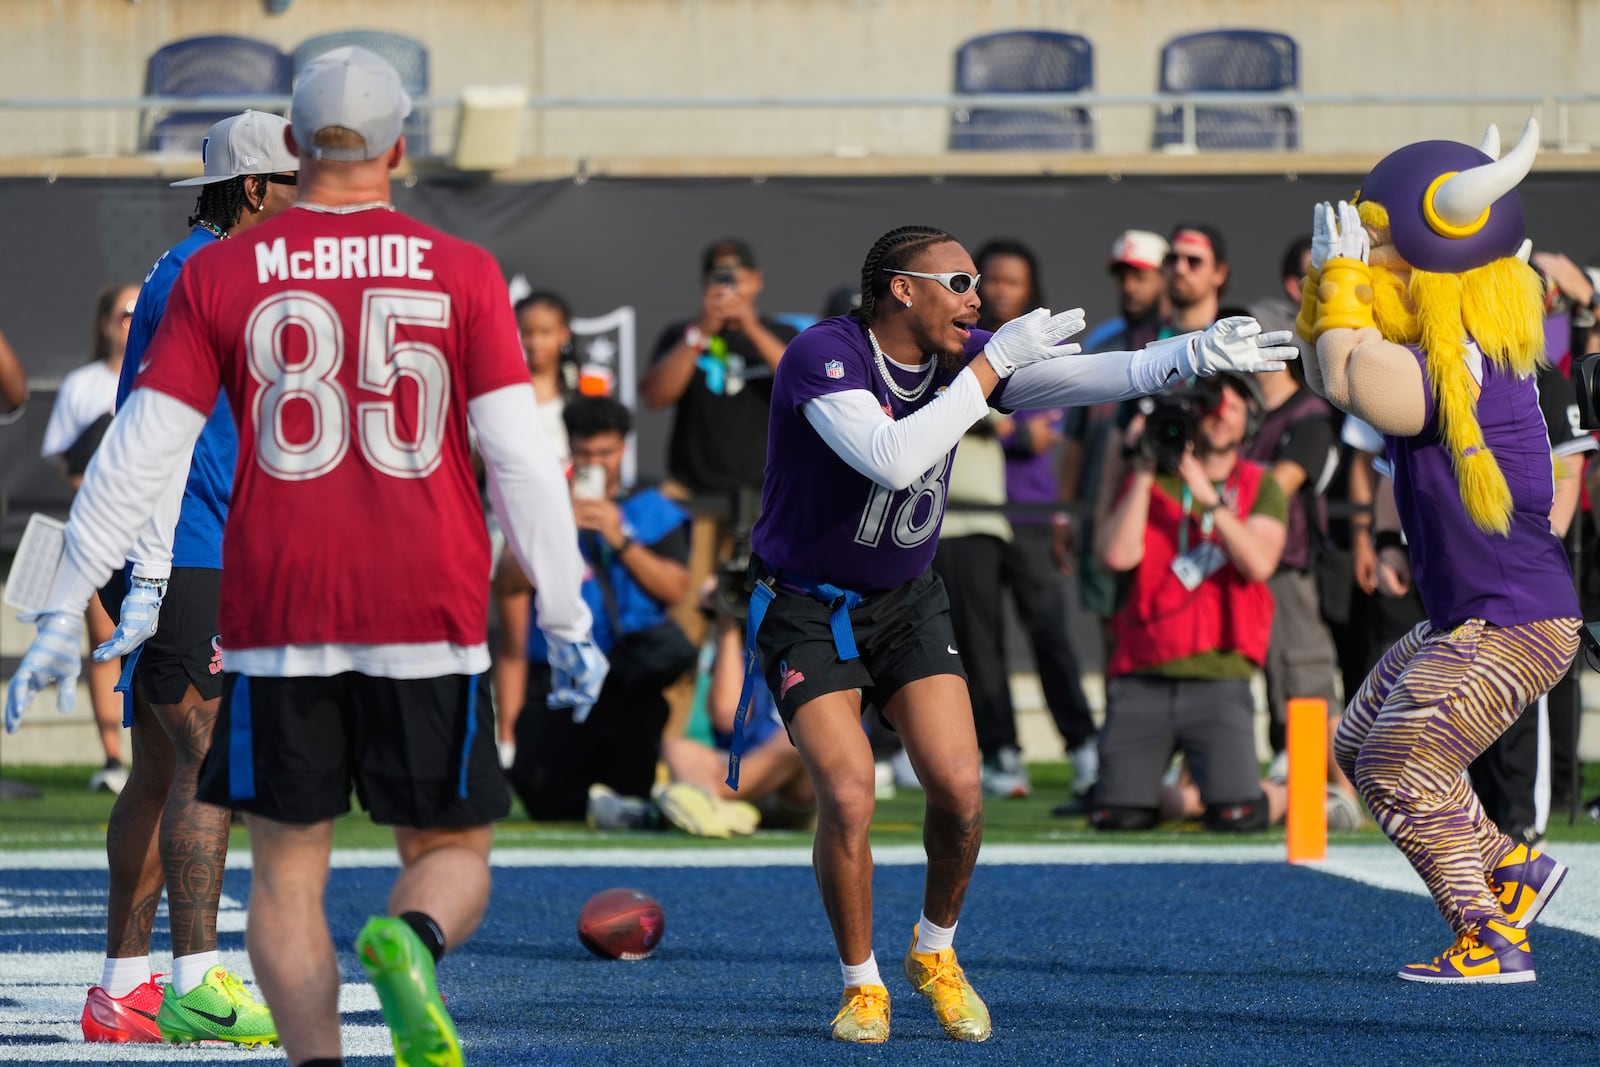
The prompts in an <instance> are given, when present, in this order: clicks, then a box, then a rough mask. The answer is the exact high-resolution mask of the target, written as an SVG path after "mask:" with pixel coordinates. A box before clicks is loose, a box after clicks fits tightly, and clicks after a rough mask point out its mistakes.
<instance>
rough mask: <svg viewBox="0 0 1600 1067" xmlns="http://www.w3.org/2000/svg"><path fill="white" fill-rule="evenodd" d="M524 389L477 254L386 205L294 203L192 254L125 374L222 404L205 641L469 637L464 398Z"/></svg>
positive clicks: (482, 600) (457, 640)
mask: <svg viewBox="0 0 1600 1067" xmlns="http://www.w3.org/2000/svg"><path fill="white" fill-rule="evenodd" d="M527 382H528V370H527V364H526V363H525V362H524V357H523V353H522V345H521V342H520V341H519V339H518V336H517V327H516V322H515V317H514V315H513V314H512V310H511V304H510V300H509V297H508V295H507V292H506V285H505V281H504V279H503V278H502V276H501V274H500V270H499V268H498V267H497V266H496V264H495V262H494V260H493V259H492V258H491V257H490V256H489V254H488V253H487V252H486V251H484V250H483V249H481V248H479V247H477V246H476V245H472V244H469V243H467V242H465V241H461V240H458V239H456V238H454V237H450V236H449V235H447V234H443V233H440V232H439V231H437V230H434V229H432V228H431V227H428V226H424V225H423V224H421V223H419V222H417V221H415V220H414V219H410V218H407V217H406V216H405V215H402V214H400V213H398V212H395V211H389V210H384V209H381V208H375V209H366V210H361V211H355V212H351V213H349V214H336V213H330V212H324V211H316V210H311V209H306V208H296V209H292V210H290V211H286V212H284V213H283V214H282V215H280V216H278V217H277V218H275V219H272V220H270V221H268V222H265V223H262V224H261V225H259V226H256V227H253V228H252V229H250V230H248V231H247V232H245V233H243V234H240V235H239V236H238V237H235V238H230V239H229V240H226V241H219V242H217V243H216V244H215V245H212V246H211V247H209V248H206V249H204V250H203V251H202V252H200V253H198V254H196V255H195V256H194V257H193V258H191V259H190V260H189V262H188V264H187V265H186V266H185V267H184V270H183V273H182V274H180V275H179V277H178V283H177V285H176V286H175V287H174V289H173V291H172V296H171V299H170V302H169V304H168V308H167V313H166V316H165V317H164V318H163V319H162V322H161V326H160V328H159V330H158V331H157V332H156V336H155V339H154V340H153V342H152V343H151V346H150V350H149V356H148V367H147V369H146V370H145V371H144V372H143V373H142V374H141V376H140V378H139V381H138V387H142V388H151V389H159V390H160V391H162V392H163V393H167V394H169V395H171V396H173V397H175V398H177V399H178V400H181V401H183V402H184V403H185V404H188V405H189V406H190V407H193V408H194V409H195V410H196V411H200V412H209V411H210V410H211V408H212V406H213V405H214V404H215V402H216V397H217V390H218V388H219V387H220V388H221V389H222V390H223V391H224V393H225V394H226V396H227V399H228V403H229V404H230V405H231V407H232V409H233V416H234V422H235V423H236V424H237V426H238V428H239V461H238V466H237V467H236V468H235V471H234V485H233V502H232V508H231V511H230V513H229V517H228V525H227V530H226V532H225V534H224V535H223V549H222V552H223V570H222V606H221V620H220V621H221V630H222V646H223V647H224V648H231V649H249V648H276V647H281V646H284V645H308V644H346V645H367V644H413V643H426V642H438V641H447V642H450V643H452V644H457V645H466V646H472V645H480V644H482V643H483V641H484V639H485V628H486V625H487V610H488V608H487V598H488V593H487V582H488V574H489V542H488V535H487V532H486V531H485V528H484V521H483V512H482V508H481V505H480V503H479V498H478V491H477V487H476V483H475V480H474V477H473V471H472V463H471V451H470V447H469V445H468V442H467V402H468V401H469V400H470V399H472V398H473V397H476V396H479V395H481V394H484V393H488V392H493V391H494V390H496V389H500V388H503V387H505V386H508V385H514V384H518V383H520V384H523V385H526V384H527Z"/></svg>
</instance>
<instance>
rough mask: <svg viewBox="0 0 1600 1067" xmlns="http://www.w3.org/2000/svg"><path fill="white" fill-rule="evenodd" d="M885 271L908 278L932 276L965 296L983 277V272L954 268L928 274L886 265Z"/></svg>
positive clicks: (947, 287) (946, 286)
mask: <svg viewBox="0 0 1600 1067" xmlns="http://www.w3.org/2000/svg"><path fill="white" fill-rule="evenodd" d="M883 273H885V274H904V275H905V276H906V277H908V278H931V279H933V280H934V281H936V282H938V283H939V284H940V285H942V286H944V287H945V288H946V289H948V290H950V291H951V292H952V293H955V294H956V295H957V296H965V295H966V294H967V293H969V292H971V291H972V289H973V287H975V286H976V285H977V284H978V279H979V278H981V277H983V275H981V274H968V273H967V272H966V271H964V270H952V271H948V272H946V273H944V274H927V273H924V272H923V271H920V270H895V269H894V268H893V267H884V268H883Z"/></svg>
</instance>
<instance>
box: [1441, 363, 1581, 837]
mask: <svg viewBox="0 0 1600 1067" xmlns="http://www.w3.org/2000/svg"><path fill="white" fill-rule="evenodd" d="M1537 383H1538V387H1539V407H1540V409H1541V410H1542V411H1543V412H1544V424H1545V429H1546V431H1547V432H1548V433H1549V435H1550V452H1551V455H1552V458H1553V460H1554V462H1555V468H1556V482H1555V497H1554V500H1553V502H1552V505H1551V508H1550V528H1551V529H1552V530H1554V531H1555V533H1556V536H1558V537H1560V538H1561V539H1562V540H1566V538H1567V532H1568V531H1569V530H1570V529H1571V527H1572V521H1573V519H1574V517H1575V516H1576V515H1577V513H1578V497H1579V495H1580V493H1581V491H1582V488H1583V467H1584V462H1585V460H1586V458H1587V456H1588V454H1589V453H1591V452H1593V451H1594V450H1595V447H1596V441H1595V438H1594V435H1593V434H1589V433H1585V432H1584V431H1583V430H1582V429H1580V428H1579V426H1578V418H1577V415H1578V396H1577V391H1576V390H1575V389H1574V388H1573V384H1572V381H1571V379H1569V378H1568V377H1567V376H1566V375H1565V374H1562V373H1561V371H1560V370H1558V369H1557V368H1556V367H1554V366H1548V365H1547V366H1543V367H1541V368H1540V369H1539V372H1538V377H1537ZM1583 669H1584V668H1583V665H1582V663H1581V662H1579V663H1576V664H1574V665H1573V666H1572V667H1571V668H1569V669H1568V671H1567V673H1566V674H1565V675H1564V676H1563V677H1562V679H1561V681H1559V682H1557V683H1556V684H1555V686H1554V687H1553V688H1551V690H1550V692H1548V693H1546V694H1544V695H1543V696H1541V697H1540V698H1539V699H1538V701H1536V702H1535V703H1534V704H1532V705H1530V706H1529V707H1527V708H1525V709H1524V710H1523V712H1522V715H1521V716H1520V717H1518V718H1517V720H1516V721H1515V722H1513V723H1512V724H1511V725H1510V726H1509V727H1508V728H1507V729H1506V732H1505V733H1503V734H1501V735H1500V737H1499V738H1498V739H1496V740H1495V742H1494V744H1492V745H1490V746H1489V747H1488V748H1487V749H1485V750H1484V753H1483V755H1481V756H1479V757H1478V758H1477V759H1476V760H1474V761H1473V762H1472V765H1471V766H1470V767H1468V772H1469V773H1470V774H1471V775H1472V786H1473V788H1474V789H1475V790H1476V791H1477V794H1478V798H1479V800H1480V801H1482V803H1483V808H1484V811H1485V812H1486V813H1487V814H1488V816H1489V818H1491V819H1493V820H1494V823H1495V825H1496V826H1498V827H1499V828H1500V831H1501V832H1502V833H1504V834H1506V835H1507V836H1509V837H1512V838H1515V839H1516V840H1517V841H1520V842H1523V843H1525V844H1528V845H1531V846H1538V845H1540V844H1541V843H1542V842H1543V841H1544V834H1545V829H1546V828H1547V826H1548V824H1549V818H1550V812H1551V810H1552V808H1553V807H1554V806H1555V804H1554V801H1556V800H1560V801H1561V802H1562V804H1563V806H1564V805H1565V804H1566V803H1568V802H1570V799H1571V797H1570V793H1569V791H1570V789H1571V782H1570V774H1571V762H1570V761H1571V759H1572V758H1573V755H1572V753H1571V747H1572V745H1571V737H1572V725H1573V724H1572V710H1573V708H1574V706H1575V704H1576V703H1577V700H1576V699H1575V697H1576V694H1575V693H1574V692H1573V689H1574V688H1575V687H1576V686H1577V684H1578V674H1579V672H1580V671H1582V670H1583ZM1557 751H1561V752H1563V755H1564V756H1565V757H1566V759H1565V760H1563V761H1559V764H1560V765H1559V768H1558V761H1557V760H1556V759H1555V758H1554V754H1555V753H1556V752H1557ZM1558 769H1559V770H1560V771H1561V772H1563V773H1562V774H1560V775H1558V774H1556V773H1554V772H1556V771H1557V770H1558ZM1558 787H1559V788H1558Z"/></svg>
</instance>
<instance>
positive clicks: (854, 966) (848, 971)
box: [839, 954, 883, 987]
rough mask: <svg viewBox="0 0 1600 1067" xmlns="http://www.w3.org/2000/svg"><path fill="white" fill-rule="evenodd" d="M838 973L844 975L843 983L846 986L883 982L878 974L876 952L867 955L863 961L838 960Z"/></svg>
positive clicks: (879, 983) (880, 983)
mask: <svg viewBox="0 0 1600 1067" xmlns="http://www.w3.org/2000/svg"><path fill="white" fill-rule="evenodd" d="M839 973H840V974H842V975H844V984H845V985H846V986H847V987H849V986H863V985H882V984H883V979H882V978H881V977H879V975H878V957H877V955H876V954H874V955H871V956H868V957H867V962H865V963H846V962H845V961H844V960H840V961H839Z"/></svg>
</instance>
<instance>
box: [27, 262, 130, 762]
mask: <svg viewBox="0 0 1600 1067" xmlns="http://www.w3.org/2000/svg"><path fill="white" fill-rule="evenodd" d="M138 296H139V287H138V286H136V285H108V286H106V287H105V288H104V289H101V290H100V295H99V296H98V297H97V298H96V300H95V305H94V341H93V349H92V351H93V358H92V359H90V360H89V362H88V363H85V364H84V365H83V366H81V367H79V368H77V369H76V370H74V371H72V372H71V373H69V374H68V375H67V376H66V377H65V378H63V379H61V389H60V391H59V392H57V393H56V402H55V405H54V406H53V407H51V409H50V421H49V422H48V423H46V424H45V429H44V441H43V443H42V444H41V445H40V447H39V454H40V455H42V456H44V457H45V458H46V459H51V458H54V459H56V460H57V461H59V463H60V464H61V476H62V477H63V478H65V479H66V480H67V483H68V484H69V485H71V486H72V487H73V488H74V489H76V488H77V487H78V486H79V485H81V484H83V472H84V471H85V470H86V469H88V466H89V457H90V456H92V455H94V450H95V449H96V448H97V447H98V446H99V444H100V439H101V438H102V437H103V436H105V432H106V428H107V427H109V426H110V425H111V413H112V411H113V410H114V409H115V408H116V405H117V375H118V374H119V373H120V372H121V370H122V353H123V350H124V349H126V348H127V347H128V327H129V325H130V324H131V323H132V322H133V307H134V301H135V300H136V299H138ZM85 619H86V621H87V622H88V627H89V640H90V641H91V642H93V644H94V645H96V646H98V645H100V644H102V643H104V642H106V641H109V640H111V635H112V634H113V633H114V632H115V631H116V623H114V622H112V621H111V616H110V614H108V613H107V611H106V609H105V607H104V606H103V605H102V604H101V603H100V601H99V600H98V599H95V600H91V601H89V610H88V613H87V614H86V616H85ZM118 672H119V668H118V666H117V664H116V662H114V661H113V662H107V663H100V662H91V663H90V665H89V697H90V703H92V704H93V705H94V721H95V728H96V729H97V730H98V731H99V734H100V748H101V751H102V752H104V754H105V762H104V763H103V764H102V765H101V767H100V769H99V770H97V771H95V772H94V776H93V777H92V778H90V779H89V788H90V789H94V790H101V789H104V790H107V791H109V792H111V793H120V792H122V788H123V786H125V785H127V784H128V770H127V768H126V767H125V766H123V763H122V699H121V698H120V697H119V696H118V695H117V674H118Z"/></svg>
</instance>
